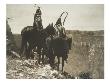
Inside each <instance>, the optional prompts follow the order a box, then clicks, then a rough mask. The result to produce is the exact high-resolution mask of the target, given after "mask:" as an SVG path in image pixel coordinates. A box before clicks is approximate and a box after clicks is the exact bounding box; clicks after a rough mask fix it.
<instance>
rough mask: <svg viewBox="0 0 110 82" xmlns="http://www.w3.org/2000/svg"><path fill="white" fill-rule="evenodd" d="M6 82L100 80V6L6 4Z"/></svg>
mask: <svg viewBox="0 0 110 82" xmlns="http://www.w3.org/2000/svg"><path fill="white" fill-rule="evenodd" d="M6 79H104V4H6Z"/></svg>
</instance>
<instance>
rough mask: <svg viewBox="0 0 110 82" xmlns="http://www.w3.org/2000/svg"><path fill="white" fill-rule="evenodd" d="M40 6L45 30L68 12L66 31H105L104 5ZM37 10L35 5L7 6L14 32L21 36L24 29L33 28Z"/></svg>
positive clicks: (7, 14) (7, 13)
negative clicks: (62, 14)
mask: <svg viewBox="0 0 110 82" xmlns="http://www.w3.org/2000/svg"><path fill="white" fill-rule="evenodd" d="M38 6H40V7H41V11H42V22H43V27H44V28H45V27H46V26H47V25H48V24H49V23H52V22H53V23H54V24H55V22H56V21H57V19H58V18H59V16H60V14H61V13H62V12H64V11H66V12H68V17H67V19H66V21H65V25H64V27H65V29H67V30H83V31H95V30H104V5H103V4H38ZM36 9H37V7H35V6H34V4H7V6H6V17H7V18H11V19H8V23H9V25H10V27H11V30H12V32H13V33H18V34H19V33H21V30H22V29H23V28H24V27H26V26H32V25H33V21H34V13H35V11H36ZM63 18H64V16H63ZM63 18H62V19H63Z"/></svg>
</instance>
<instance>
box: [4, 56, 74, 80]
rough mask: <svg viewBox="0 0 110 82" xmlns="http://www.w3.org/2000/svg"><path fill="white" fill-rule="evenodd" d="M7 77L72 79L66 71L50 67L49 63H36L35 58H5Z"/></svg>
mask: <svg viewBox="0 0 110 82" xmlns="http://www.w3.org/2000/svg"><path fill="white" fill-rule="evenodd" d="M6 78H7V79H74V77H73V76H72V75H70V74H68V73H67V72H63V73H62V72H61V71H57V70H55V69H52V68H51V67H50V65H49V64H45V65H42V64H40V65H39V64H38V63H37V60H32V59H28V60H23V59H22V60H20V59H18V58H14V59H13V58H12V57H8V58H7V69H6Z"/></svg>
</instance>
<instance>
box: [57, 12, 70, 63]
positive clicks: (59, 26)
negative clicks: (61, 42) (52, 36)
mask: <svg viewBox="0 0 110 82" xmlns="http://www.w3.org/2000/svg"><path fill="white" fill-rule="evenodd" d="M62 14H63V13H62ZM62 14H61V16H62ZM67 15H68V14H67ZM61 16H60V17H59V18H58V20H57V22H56V24H55V30H56V36H57V37H60V38H63V39H65V42H66V31H65V28H64V27H63V25H64V22H65V19H66V18H65V19H64V22H63V24H62V21H61ZM65 47H66V45H65ZM65 50H67V49H65ZM67 58H68V55H67V54H65V56H64V60H65V61H66V62H67Z"/></svg>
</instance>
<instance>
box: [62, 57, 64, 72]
mask: <svg viewBox="0 0 110 82" xmlns="http://www.w3.org/2000/svg"><path fill="white" fill-rule="evenodd" d="M63 67H64V58H63V57H62V72H63Z"/></svg>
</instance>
